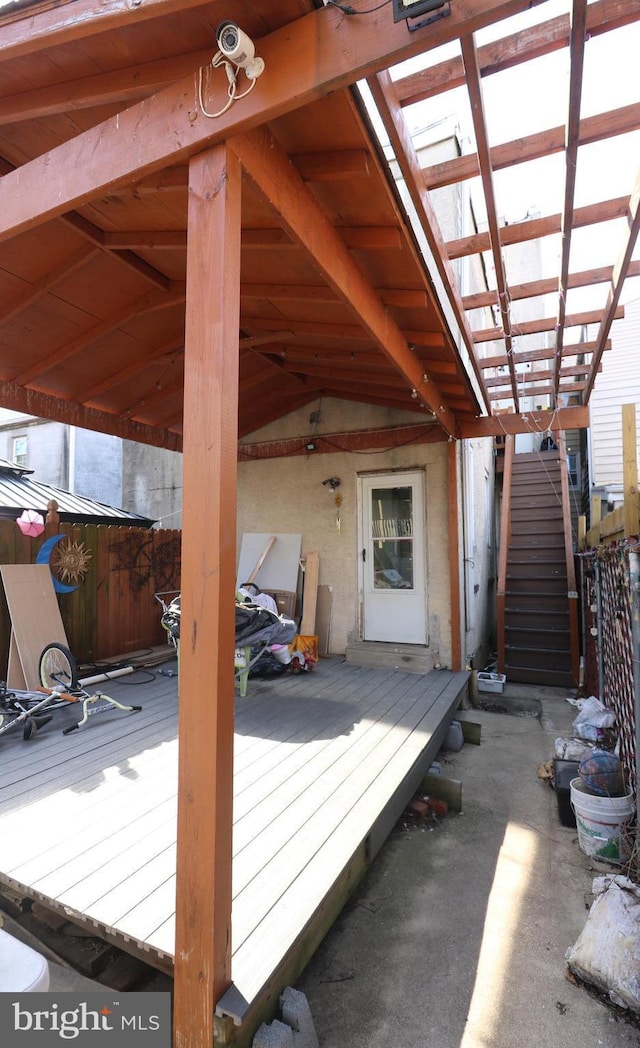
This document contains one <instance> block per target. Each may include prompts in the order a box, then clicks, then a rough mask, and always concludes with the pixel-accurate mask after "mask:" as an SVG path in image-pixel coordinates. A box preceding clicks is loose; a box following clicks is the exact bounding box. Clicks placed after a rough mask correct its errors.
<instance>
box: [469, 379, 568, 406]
mask: <svg viewBox="0 0 640 1048" xmlns="http://www.w3.org/2000/svg"><path fill="white" fill-rule="evenodd" d="M584 387H585V383H584V382H570V383H567V384H565V385H564V386H562V387H561V389H560V392H561V393H581V392H582V391H583V390H584ZM526 395H527V396H528V397H538V398H541V397H550V396H552V395H553V382H547V383H546V385H542V386H531V387H529V388H527V389H526ZM507 396H508V395H507V394H506V393H504V392H502V393H500V392H497V393H496V392H495V391H492V392H491V393H489V399H490V400H492V401H494V402H495V401H498V400H506V399H507ZM509 399H510V395H509Z"/></svg>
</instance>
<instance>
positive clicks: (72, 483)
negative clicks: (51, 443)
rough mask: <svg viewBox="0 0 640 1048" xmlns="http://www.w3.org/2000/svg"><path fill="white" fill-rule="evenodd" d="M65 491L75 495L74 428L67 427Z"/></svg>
mask: <svg viewBox="0 0 640 1048" xmlns="http://www.w3.org/2000/svg"><path fill="white" fill-rule="evenodd" d="M67 489H68V490H69V491H70V492H72V493H75V490H76V427H75V426H69V476H68V478H67Z"/></svg>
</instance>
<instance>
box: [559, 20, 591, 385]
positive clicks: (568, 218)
mask: <svg viewBox="0 0 640 1048" xmlns="http://www.w3.org/2000/svg"><path fill="white" fill-rule="evenodd" d="M586 22H587V0H573V9H572V15H571V42H570V45H569V48H570V74H569V107H568V113H567V136H566V149H565V176H564V204H563V208H562V248H561V254H560V275H559V278H558V323H557V327H556V366H555V376H554V380H553V401H554V404H555V401H556V399H557V394H558V387H559V385H560V369H561V366H562V341H563V338H564V321H565V316H566V312H567V291H568V286H569V257H570V254H571V234H572V232H573V212H574V197H575V188H576V171H577V166H578V145H579V135H580V101H581V98H582V70H583V67H584V45H585V32H586Z"/></svg>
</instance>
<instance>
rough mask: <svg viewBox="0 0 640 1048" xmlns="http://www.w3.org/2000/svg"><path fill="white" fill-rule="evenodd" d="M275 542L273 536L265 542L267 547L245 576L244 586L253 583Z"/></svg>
mask: <svg viewBox="0 0 640 1048" xmlns="http://www.w3.org/2000/svg"><path fill="white" fill-rule="evenodd" d="M275 541H276V537H275V535H270V536H269V541H268V542H267V545H266V546H265V548H264V549H263V551H262V553H261V554H260V556H259V557H258V560H257V562H256V565H255V567H254V568H253V571H250V572H249V574H248V576H247V578H246V579H245V580H244V585H247V586H248V585H250V584H251V583H252V582H255V580H256V578H257V576H258V572H259V571H260V568H261V567H262V565H263V564H264V562H265V560H266V559H267V557H268V556H269V554H270V553H271V550H272V549H273V546H274V543H275Z"/></svg>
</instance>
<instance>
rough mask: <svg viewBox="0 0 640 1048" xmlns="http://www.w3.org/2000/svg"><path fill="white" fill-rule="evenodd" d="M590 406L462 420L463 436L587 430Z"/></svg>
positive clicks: (467, 437)
mask: <svg viewBox="0 0 640 1048" xmlns="http://www.w3.org/2000/svg"><path fill="white" fill-rule="evenodd" d="M588 428H589V408H588V406H587V405H586V404H585V405H581V406H579V407H575V408H559V409H558V410H557V411H528V412H527V413H526V414H525V415H514V414H513V413H509V414H505V415H491V416H489V417H488V418H478V419H475V420H474V421H473V422H461V423H460V433H461V436H462V437H463V439H465V440H467V439H470V438H471V437H501V436H505V435H506V434H516V433H546V431H547V430H548V429H550V430H552V431H553V432H555V431H556V430H563V429H588Z"/></svg>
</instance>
